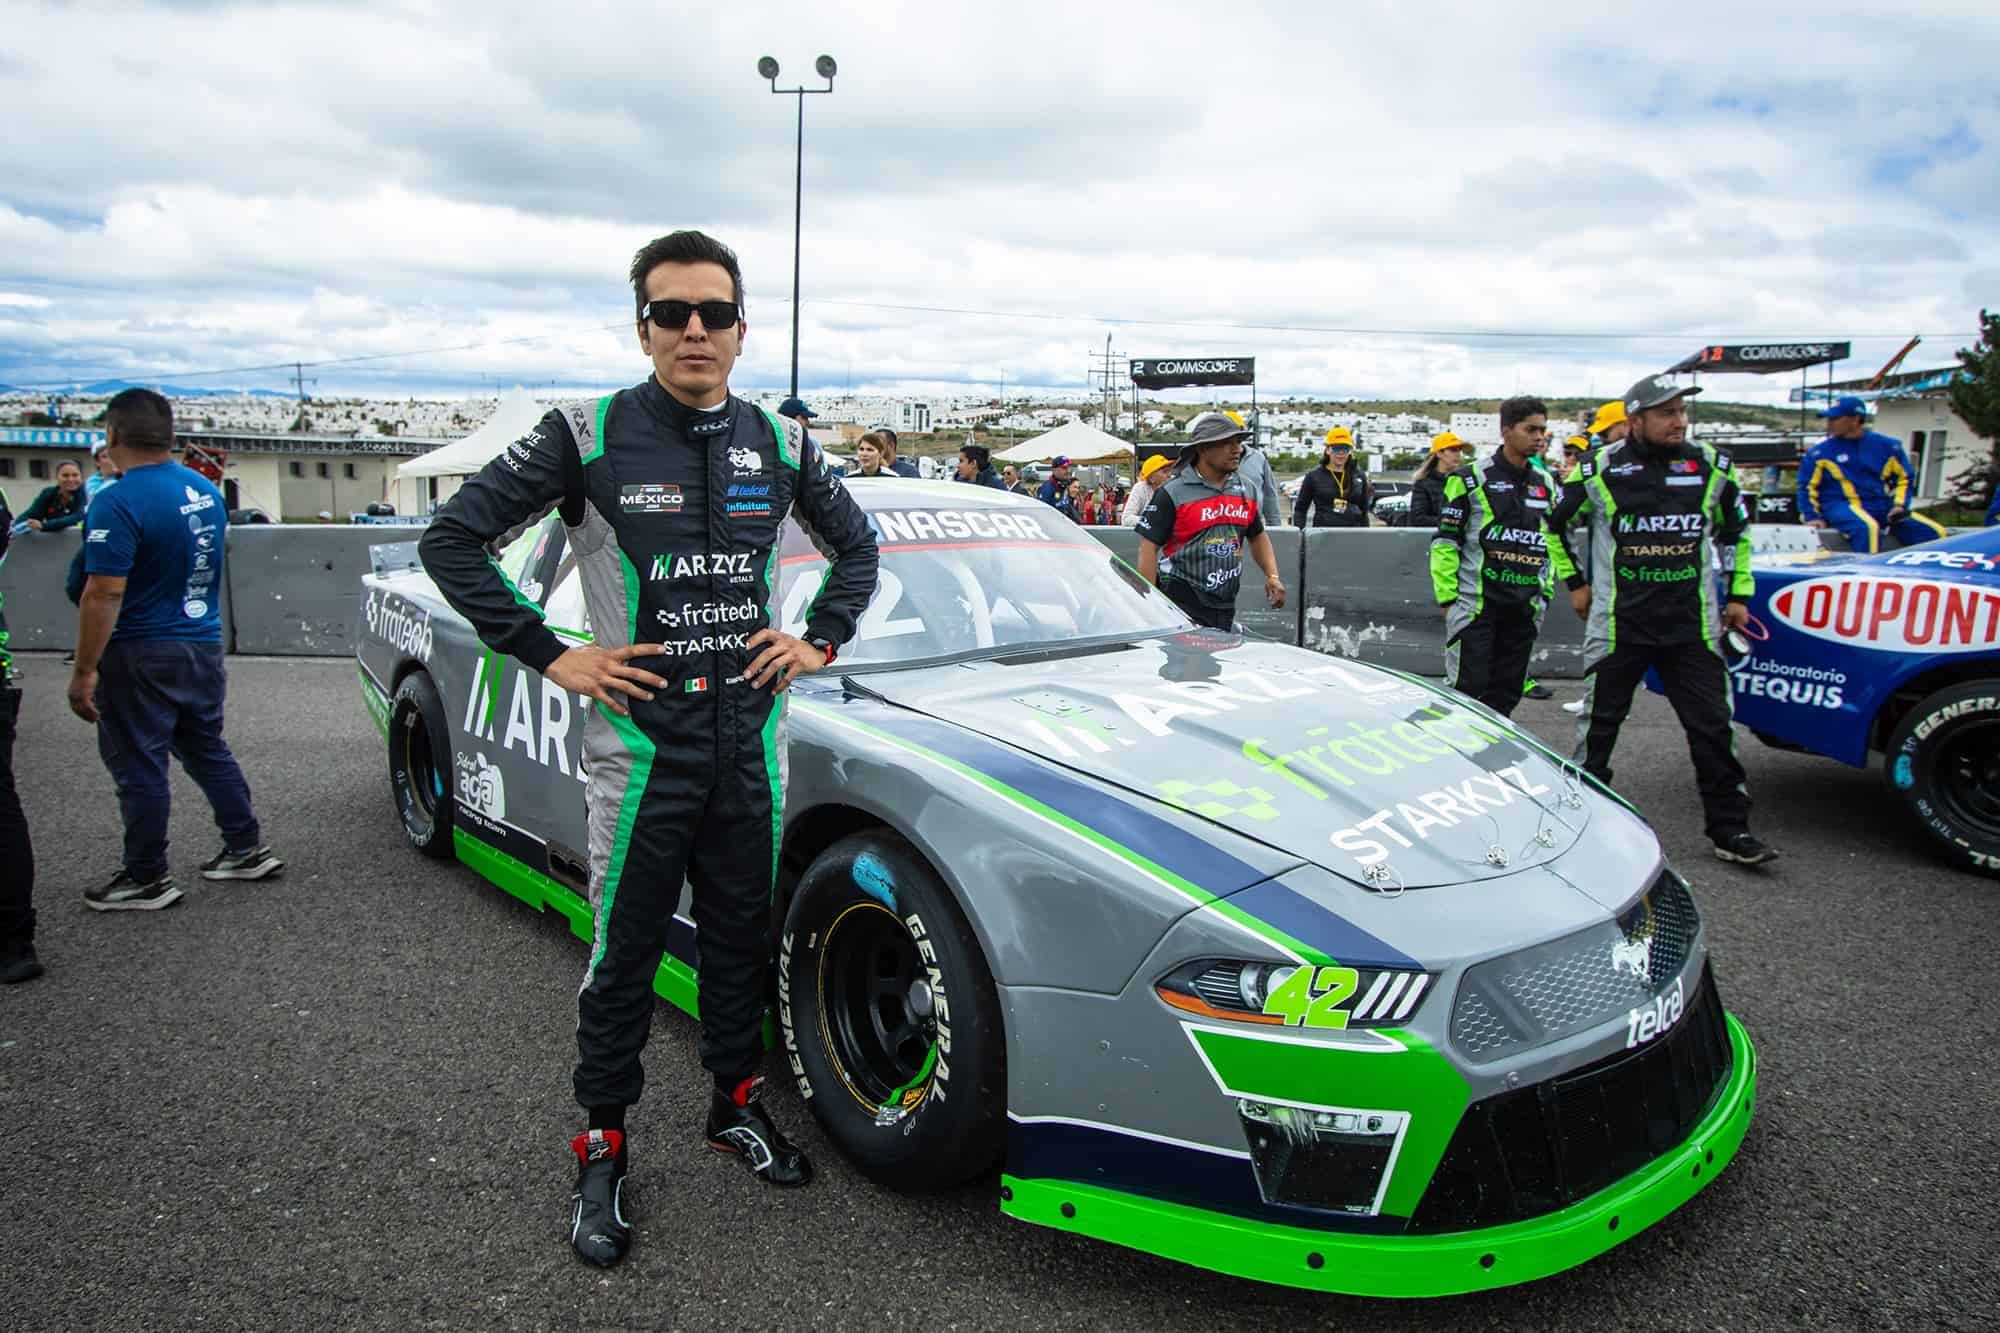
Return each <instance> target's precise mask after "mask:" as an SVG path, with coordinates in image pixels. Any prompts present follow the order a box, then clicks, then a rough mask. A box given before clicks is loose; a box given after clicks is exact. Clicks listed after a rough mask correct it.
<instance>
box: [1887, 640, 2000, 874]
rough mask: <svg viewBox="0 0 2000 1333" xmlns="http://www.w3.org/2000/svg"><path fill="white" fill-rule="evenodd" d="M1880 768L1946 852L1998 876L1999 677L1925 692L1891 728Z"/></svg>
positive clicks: (1999, 853) (1954, 858) (1999, 800)
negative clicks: (1892, 728) (1921, 699)
mask: <svg viewBox="0 0 2000 1333" xmlns="http://www.w3.org/2000/svg"><path fill="white" fill-rule="evenodd" d="M1882 772H1883V776H1884V777H1885V778H1887V779H1888V782H1889V789H1890V790H1891V791H1893V792H1895V793H1896V795H1897V796H1898V797H1899V798H1900V799H1901V800H1902V802H1903V805H1904V807H1905V808H1906V809H1907V810H1908V811H1909V812H1910V814H1911V816H1912V817H1913V818H1914V819H1915V820H1916V822H1917V823H1918V824H1919V825H1920V826H1921V827H1922V828H1923V830H1924V831H1925V832H1926V833H1928V834H1930V836H1931V838H1932V839H1933V842H1934V844H1935V846H1936V847H1937V849H1938V850H1940V851H1942V852H1943V853H1944V855H1945V856H1946V857H1948V858H1949V859H1951V860H1952V861H1954V862H1956V863H1957V864H1959V865H1962V866H1967V867H1970V868H1971V869H1974V870H1983V871H1985V872H1986V873H1987V874H1989V875H2000V679H1996V680H1986V681H1973V682H1971V683H1969V684H1965V685H1954V686H1951V687H1950V688H1949V689H1942V690H1939V691H1937V692H1936V693H1935V694H1931V695H1929V696H1927V697H1925V698H1924V699H1923V701H1922V702H1920V703H1918V704H1917V706H1916V707H1914V708H1912V709H1911V710H1910V711H1909V712H1908V713H1905V714H1904V715H1903V718H1902V720H1901V721H1900V722H1898V723H1897V724H1896V729H1895V731H1893V732H1892V733H1890V736H1889V744H1888V746H1887V749H1886V754H1885V756H1884V758H1883V762H1882Z"/></svg>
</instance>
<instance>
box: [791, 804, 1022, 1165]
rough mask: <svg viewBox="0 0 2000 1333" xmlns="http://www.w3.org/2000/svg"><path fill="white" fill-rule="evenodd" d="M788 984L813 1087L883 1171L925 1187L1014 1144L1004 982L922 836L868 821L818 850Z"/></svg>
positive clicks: (796, 905) (808, 1093) (795, 906)
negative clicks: (910, 839) (1009, 1136)
mask: <svg viewBox="0 0 2000 1333" xmlns="http://www.w3.org/2000/svg"><path fill="white" fill-rule="evenodd" d="M778 994H779V1019H780V1025H781V1027H782V1028H783V1030H784V1040H785V1053H786V1056H787V1057H788V1060H789V1062H790V1065H791V1069H792V1073H793V1076H794V1077H795V1078H797V1080H798V1084H799V1095H800V1096H801V1097H802V1098H804V1099H805V1101H806V1104H807V1105H809V1106H810V1107H812V1112H813V1115H814V1117H815V1118H816V1119H817V1120H818V1121H819V1122H820V1124H821V1125H822V1126H823V1127H824V1128H825V1130H826V1132H827V1136H828V1137H829V1138H831V1139H833V1140H834V1142H835V1143H837V1144H839V1145H840V1148H841V1150H842V1151H843V1152H844V1153H845V1154H846V1155H847V1157H848V1158H849V1160H851V1161H853V1162H854V1164H855V1165H856V1166H858V1167H859V1168H860V1169H861V1170H862V1172H863V1173H864V1174H866V1175H867V1176H868V1177H869V1178H870V1179H872V1180H874V1181H876V1182H877V1183H878V1184H882V1185H886V1186H888V1187H889V1188H891V1189H895V1190H899V1191H902V1192H904V1193H909V1194H917V1193H924V1192H928V1191H931V1190H937V1189H944V1188H947V1187H949V1186H951V1185H956V1184H958V1183H960V1182H961V1181H964V1180H967V1179H969V1178H971V1177H973V1176H976V1175H978V1174H980V1173H981V1172H983V1171H986V1170H987V1169H989V1168H990V1167H991V1166H992V1165H993V1164H994V1162H996V1161H997V1160H998V1159H999V1156H1000V1151H1001V1148H1002V1147H1003V1145H1004V1141H1005V1133H1006V1119H1007V1088H1006V1048H1005V1040H1006V1038H1005V1034H1004V1032H1003V1031H1002V1024H1001V1018H1000V1002H999V998H998V994H997V992H996V990H995V988H994V985H993V977H992V974H991V973H990V972H989V971H988V970H987V966H986V959H985V956H984V955H983V954H982V953H981V952H980V949H979V943H978V941H977V939H976V938H975V937H974V936H973V933H972V928H971V927H970V926H969V925H967V924H966V920H965V916H964V914H963V913H962V912H960V910H959V907H958V904H957V902H956V901H955V900H954V899H953V898H952V896H951V891H950V890H949V889H947V888H946V887H945V885H944V883H943V881H942V880H940V879H939V878H938V876H937V872H936V871H934V870H932V869H931V867H930V865H929V864H928V863H927V862H925V860H924V859H923V857H921V856H919V855H918V854H917V852H916V851H915V850H914V849H913V848H912V847H911V846H910V845H909V844H908V843H907V842H904V841H903V840H902V839H901V838H899V837H896V836H895V835H893V834H890V833H885V832H879V831H878V832H870V833H861V834H856V835H854V836H852V837H849V838H844V839H842V840H841V841H839V842H837V843H835V844H834V845H833V846H831V847H829V848H828V849H827V850H826V851H824V852H822V853H821V854H820V855H819V856H818V857H817V858H815V859H814V861H813V863H812V865H811V866H810V867H808V868H807V870H806V873H805V875H804V876H803V877H802V878H801V879H800V881H799V887H798V891H797V892H796V893H795V894H794V895H793V897H792V902H791V908H790V910H789V911H788V912H787V913H786V915H785V930H784V936H783V939H782V941H781V943H780V946H779V953H778Z"/></svg>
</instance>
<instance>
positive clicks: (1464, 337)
mask: <svg viewBox="0 0 2000 1333" xmlns="http://www.w3.org/2000/svg"><path fill="white" fill-rule="evenodd" d="M770 304H772V305H776V306H787V305H790V304H791V302H790V301H789V300H787V299H785V298H782V297H780V298H777V299H774V300H773V301H771V302H770ZM804 304H807V305H814V304H817V305H824V306H837V307H840V308H842V309H847V310H893V311H898V312H902V313H908V314H929V315H959V316H965V317H968V318H975V319H1006V320H1021V321H1026V322H1034V323H1051V324H1095V325H1098V326H1099V327H1102V326H1104V325H1107V324H1110V325H1116V326H1120V327H1127V328H1161V329H1194V328H1199V329H1226V330H1230V331H1233V332H1240V333H1308V334H1314V335H1318V336H1323V337H1368V338H1433V339H1440V340H1453V341H1479V340H1496V341H1508V342H1529V341H1533V342H1675V343H1687V342H1699V343H1701V344H1703V345H1708V344H1713V343H1723V342H1729V343H1752V342H1813V341H1819V340H1821V339H1822V338H1823V337H1824V335H1821V334H1774V333H1754V334H1746V333H1720V334H1718V333H1713V332H1710V333H1694V332H1671V333H1635V332H1629V331H1618V330H1604V329H1548V330H1523V329H1428V328H1389V327H1372V326H1363V325H1331V324H1265V323H1254V322H1232V321H1226V320H1213V319H1203V320H1186V319H1141V318H1136V317H1126V316H1118V315H1074V314H1063V313H1050V312H1046V311H1030V310H985V309H979V308H976V307H971V306H936V305H905V304H898V303H894V302H886V301H840V300H828V299H820V298H815V299H814V300H811V301H807V302H805V303H804ZM625 327H626V325H625V323H624V322H623V321H620V322H618V323H615V324H595V325H591V326H589V327H586V328H575V329H564V330H560V331H558V332H554V333H536V334H528V335H525V336H523V337H519V338H495V339H489V340H487V341H483V342H468V343H451V344H443V345H437V346H431V347H413V348H408V349H406V350H403V351H397V352H369V353H364V354H360V355H355V356H336V357H323V358H320V359H319V360H315V361H300V360H292V361H274V362H271V363H268V364H265V365H254V366H228V367H223V368H220V369H214V370H173V371H159V372H157V373H155V374H153V375H150V376H146V378H150V379H156V380H162V381H164V380H170V379H171V380H192V379H215V378H218V377H221V376H235V375H257V374H268V373H270V372H272V371H285V372H288V373H290V374H292V375H294V376H297V375H298V374H299V372H300V370H301V368H305V369H317V368H319V367H323V366H353V365H362V364H365V363H368V362H375V361H400V360H407V359H409V358H411V357H419V356H440V355H445V354H448V353H452V352H476V351H481V350H484V349H486V348H492V347H516V346H522V345H526V344H529V343H539V342H553V341H558V340H560V339H564V338H573V337H577V336H579V335H583V334H591V333H602V332H605V331H607V330H611V331H615V330H619V329H623V328H625ZM1910 336H1911V335H1910V333H1909V332H1908V331H1906V330H1905V331H1898V332H1896V333H1849V334H1844V335H1842V337H1843V338H1844V339H1846V340H1848V341H1867V340H1888V339H1894V340H1896V341H1898V342H1901V341H1904V340H1906V339H1908V338H1909V337H1910ZM1916 336H1918V337H1924V338H1935V339H1941V340H1946V341H1950V340H1956V339H1960V338H1977V337H1978V336H1979V334H1978V333H1977V332H1973V331H1965V332H1955V333H1937V332H1930V333H1919V334H1917V335H1916ZM137 374H140V372H136V371H131V370H119V369H108V370H106V371H105V372H104V374H103V375H83V374H74V375H71V376H69V377H68V378H66V379H60V380H30V381H26V382H23V383H20V384H17V385H16V386H15V387H16V388H22V389H60V388H64V387H67V386H68V385H70V384H72V383H74V382H75V381H77V380H80V379H94V378H111V377H116V378H131V377H132V376H134V375H137Z"/></svg>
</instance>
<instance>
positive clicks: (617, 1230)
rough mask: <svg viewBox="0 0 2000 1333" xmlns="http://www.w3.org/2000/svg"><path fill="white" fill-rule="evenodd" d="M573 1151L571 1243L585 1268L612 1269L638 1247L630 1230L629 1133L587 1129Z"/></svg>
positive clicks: (574, 1142)
mask: <svg viewBox="0 0 2000 1333" xmlns="http://www.w3.org/2000/svg"><path fill="white" fill-rule="evenodd" d="M569 1146H570V1151H571V1152H574V1153H575V1154H576V1193H575V1194H573V1195H571V1196H570V1203H571V1204H572V1205H574V1208H573V1211H572V1212H571V1214H570V1224H569V1243H570V1245H571V1246H572V1247H573V1248H574V1249H575V1250H576V1254H577V1257H578V1258H579V1259H581V1260H583V1261H584V1262H585V1263H587V1264H596V1265H597V1266H598V1267H599V1268H609V1267H611V1265H613V1264H615V1263H617V1262H618V1261H619V1260H620V1259H623V1258H624V1257H625V1251H626V1250H628V1249H630V1248H631V1246H632V1231H631V1228H629V1227H627V1226H626V1225H625V1207H624V1195H625V1131H624V1130H622V1129H593V1130H587V1131H585V1132H584V1133H582V1134H579V1135H577V1136H576V1137H575V1138H573V1139H571V1140H570V1144H569Z"/></svg>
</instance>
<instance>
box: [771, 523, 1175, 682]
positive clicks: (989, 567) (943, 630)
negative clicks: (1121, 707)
mask: <svg viewBox="0 0 2000 1333" xmlns="http://www.w3.org/2000/svg"><path fill="white" fill-rule="evenodd" d="M868 522H869V526H870V527H872V528H874V530H875V534H876V538H877V540H878V541H879V543H880V544H881V551H882V567H881V573H880V576H879V578H878V580H877V582H876V586H875V596H874V597H873V598H872V599H871V600H870V601H869V603H868V609H867V610H865V611H863V612H862V613H861V620H860V622H859V624H857V625H856V627H855V632H854V638H853V639H852V640H851V641H849V642H848V643H847V644H845V645H843V646H842V648H841V650H840V660H841V661H842V662H843V663H846V664H850V665H855V666H865V665H870V664H883V663H891V662H912V661H922V660H926V659H930V658H938V657H949V656H954V655H958V654H963V653H973V652H979V651H983V650H990V649H995V648H999V649H1007V648H1030V647H1055V646H1061V645H1064V644H1067V643H1070V642H1073V641H1075V640H1079V639H1100V640H1101V639H1105V638H1109V637H1123V638H1136V637H1139V636H1141V635H1145V634H1152V633H1159V632H1163V631H1167V630H1176V629H1185V628H1186V627H1187V618H1186V617H1185V616H1184V615H1182V613H1181V611H1180V609H1179V608H1178V607H1176V606H1175V605H1174V604H1173V603H1172V602H1171V601H1169V600H1168V599H1167V598H1166V597H1165V596H1163V595H1162V594H1161V593H1160V592H1159V591H1158V590H1156V589H1154V588H1153V587H1152V586H1151V585H1149V584H1147V583H1146V582H1145V581H1144V580H1142V579H1141V578H1140V577H1139V576H1138V574H1137V573H1136V572H1135V571H1134V570H1133V569H1132V568H1131V567H1130V566H1129V565H1127V564H1125V563H1124V562H1123V561H1121V560H1119V559H1118V558H1117V557H1116V556H1114V555H1112V554H1111V553H1110V552H1109V551H1108V550H1106V549H1105V548H1104V547H1103V546H1102V545H1100V544H1099V543H1097V542H1096V541H1093V540H1092V539H1091V538H1090V537H1089V536H1087V535H1086V534H1085V533H1084V532H1083V530H1082V529H1081V528H1078V527H1077V526H1076V525H1075V524H1073V523H1071V522H1069V520H1067V519H1065V518H1063V517H1062V516H1061V515H1060V514H1057V513H1055V512H1054V511H1052V510H1049V509H1047V508H1046V507H1045V506H1044V507H1041V508H1039V509H1037V508H1036V507H1035V506H1032V505H1021V506H1009V507H1006V508H967V509H964V510H951V509H947V508H942V507H937V508H924V509H901V510H899V509H885V508H877V509H875V510H874V511H873V512H871V513H870V514H869V516H868ZM782 563H783V589H784V592H783V597H784V600H783V603H782V608H781V612H780V616H779V623H780V626H781V627H782V628H783V629H784V630H785V631H786V632H787V633H789V634H801V633H803V632H804V630H805V619H806V611H807V609H808V608H809V607H810V606H811V605H812V599H813V596H814V595H815V594H816V593H817V592H818V591H819V587H820V583H821V581H822V580H823V579H824V578H825V576H826V559H825V557H824V556H822V555H820V554H819V553H818V552H817V551H815V550H814V549H813V547H812V545H811V543H810V542H808V541H807V540H806V538H805V536H804V534H803V533H802V532H800V531H799V530H798V529H797V528H796V527H791V528H790V531H788V533H787V536H786V543H785V550H784V555H783V562H782Z"/></svg>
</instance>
